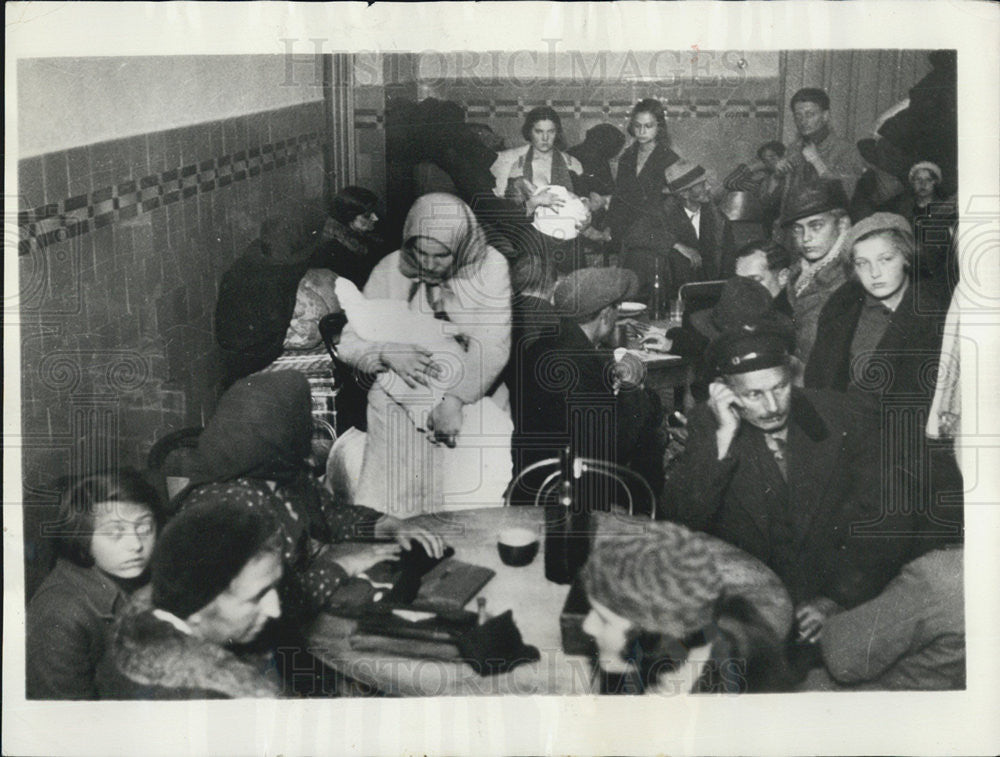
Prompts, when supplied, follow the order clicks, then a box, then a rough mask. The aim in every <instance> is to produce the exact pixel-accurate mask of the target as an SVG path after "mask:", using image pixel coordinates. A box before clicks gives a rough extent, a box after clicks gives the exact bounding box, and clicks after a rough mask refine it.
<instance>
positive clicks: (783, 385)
mask: <svg viewBox="0 0 1000 757" xmlns="http://www.w3.org/2000/svg"><path fill="white" fill-rule="evenodd" d="M793 344H794V342H793V340H792V337H791V334H790V333H789V332H788V330H787V326H782V325H781V324H780V323H778V322H775V321H774V320H773V319H762V320H761V321H759V322H757V323H753V324H744V325H743V326H742V327H741V328H739V329H735V330H732V331H727V332H725V333H723V334H722V335H720V336H719V337H718V338H716V339H715V340H714V341H713V342H712V344H711V345H710V347H709V360H710V365H712V366H713V368H714V373H715V376H716V378H715V380H714V381H713V382H712V384H711V385H710V386H709V400H708V402H706V403H703V404H699V405H698V406H696V407H695V409H694V410H693V411H692V412H691V413H690V415H689V422H688V428H687V430H688V438H687V446H686V448H685V450H684V453H683V454H682V455H681V457H680V458H679V459H678V460H677V464H676V465H675V466H674V467H673V469H672V470H671V473H670V475H669V476H668V477H667V482H666V486H665V487H664V491H663V496H662V497H661V498H660V503H661V508H660V511H659V516H660V517H661V518H663V519H667V520H672V521H676V522H678V523H682V524H684V525H686V526H688V527H690V528H694V529H699V530H702V531H705V532H707V533H710V534H713V535H714V536H717V537H719V538H720V539H723V540H725V541H727V542H729V543H731V544H733V545H735V546H737V547H739V548H740V549H743V550H745V551H747V552H749V553H750V554H751V555H753V556H755V557H757V558H758V559H760V560H761V561H763V562H764V563H765V564H767V565H768V567H770V568H771V569H772V570H774V572H775V573H777V574H778V577H779V578H781V580H782V581H783V582H784V583H785V585H786V586H787V588H788V591H789V594H790V595H791V597H792V601H793V602H794V603H795V607H796V616H797V620H798V623H799V638H800V639H801V640H802V641H804V642H809V641H812V640H814V639H815V638H816V635H817V634H818V633H819V631H820V630H821V628H822V625H823V623H824V621H825V620H826V619H827V618H829V617H831V616H832V615H833V614H835V613H836V612H839V611H840V610H841V609H843V608H851V607H854V606H856V605H858V604H860V603H861V602H864V601H866V600H868V599H871V598H872V597H874V596H875V595H877V594H878V592H880V591H881V590H882V589H883V587H884V586H885V585H886V583H888V582H889V580H891V579H892V578H893V576H894V575H895V574H896V573H897V572H898V570H899V568H900V567H901V566H902V565H903V564H904V563H905V562H906V561H907V559H909V554H910V550H911V549H912V547H913V536H912V534H914V532H915V527H916V518H915V515H914V514H912V512H911V510H912V508H904V507H890V508H886V507H884V506H883V501H882V492H883V491H884V486H883V477H884V476H886V475H890V471H886V472H885V473H883V466H882V463H881V459H882V458H881V455H880V453H879V448H878V445H879V441H878V440H879V433H878V423H877V420H876V419H874V418H873V417H872V416H871V414H870V413H868V412H865V410H864V409H863V408H861V407H859V406H858V405H857V404H856V403H855V402H854V401H852V399H851V398H850V397H848V396H847V395H845V394H843V393H839V392H831V391H816V390H811V389H799V388H797V387H794V386H793V385H792V373H793V371H792V365H791V356H792V350H793Z"/></svg>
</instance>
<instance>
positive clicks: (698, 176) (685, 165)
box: [622, 160, 734, 298]
mask: <svg viewBox="0 0 1000 757" xmlns="http://www.w3.org/2000/svg"><path fill="white" fill-rule="evenodd" d="M664 176H665V177H666V186H665V187H664V189H663V192H664V198H663V202H662V203H661V205H660V207H659V209H658V211H657V212H656V213H653V214H647V215H644V216H642V217H640V218H639V220H637V221H636V223H635V225H634V226H633V227H632V229H631V230H630V231H629V232H628V233H627V234H626V236H625V254H624V258H623V260H622V265H623V266H624V267H626V268H630V269H632V270H633V271H635V272H636V273H637V274H638V276H639V281H640V282H641V285H642V289H641V291H642V292H643V293H646V292H647V291H648V288H649V286H650V285H651V284H652V282H653V278H654V274H655V271H656V266H657V263H656V261H657V259H659V271H660V277H661V279H660V280H661V284H662V286H663V291H664V292H665V293H666V295H667V296H668V297H670V298H674V297H676V296H677V291H678V290H679V289H680V288H681V286H683V285H684V284H687V283H688V282H690V281H711V280H713V279H719V278H728V277H729V276H732V275H733V260H732V254H733V246H734V242H733V232H732V228H731V226H730V223H729V221H728V219H727V218H726V217H725V216H724V215H723V214H722V212H721V211H720V210H719V209H718V208H717V207H716V206H715V203H713V202H712V194H711V186H710V185H709V182H708V178H707V176H706V173H705V169H704V168H702V167H701V166H699V165H694V164H692V163H689V162H688V161H686V160H678V161H677V162H676V163H673V164H672V165H670V166H669V167H668V168H667V169H666V171H665V173H664Z"/></svg>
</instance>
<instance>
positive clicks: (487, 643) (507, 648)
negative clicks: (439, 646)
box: [458, 610, 541, 676]
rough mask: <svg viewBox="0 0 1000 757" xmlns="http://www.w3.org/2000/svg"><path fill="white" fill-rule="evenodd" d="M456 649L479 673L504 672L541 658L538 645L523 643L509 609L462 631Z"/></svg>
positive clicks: (494, 673)
mask: <svg viewBox="0 0 1000 757" xmlns="http://www.w3.org/2000/svg"><path fill="white" fill-rule="evenodd" d="M458 648H459V650H461V653H462V659H464V660H465V661H466V662H467V663H468V664H469V665H470V666H471V667H472V669H473V670H475V671H476V672H477V673H478V674H479V675H481V676H490V675H496V674H498V673H506V672H507V671H509V670H513V669H514V668H516V667H517V666H518V665H522V664H524V663H526V662H536V661H537V660H539V659H540V657H541V655H539V653H538V647H533V646H529V645H527V644H525V643H524V640H523V639H522V638H521V632H520V631H519V630H518V628H517V626H516V625H515V624H514V615H513V613H512V612H511V611H510V610H507V612H505V613H503V614H502V615H497V616H496V617H495V618H492V619H491V620H488V621H486V622H485V623H483V624H482V625H480V626H476V627H475V628H472V629H470V630H469V631H467V632H466V633H464V634H462V635H461V636H460V637H459V638H458Z"/></svg>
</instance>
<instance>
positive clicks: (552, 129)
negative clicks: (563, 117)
mask: <svg viewBox="0 0 1000 757" xmlns="http://www.w3.org/2000/svg"><path fill="white" fill-rule="evenodd" d="M558 136H559V128H558V127H557V126H556V125H555V122H554V121H550V120H549V119H547V118H543V119H542V120H541V121H536V122H535V123H534V125H533V126H532V127H531V146H532V147H533V148H534V149H535V150H536V151H537V152H552V150H553V148H555V146H556V137H558Z"/></svg>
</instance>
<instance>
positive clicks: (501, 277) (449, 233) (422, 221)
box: [340, 193, 510, 517]
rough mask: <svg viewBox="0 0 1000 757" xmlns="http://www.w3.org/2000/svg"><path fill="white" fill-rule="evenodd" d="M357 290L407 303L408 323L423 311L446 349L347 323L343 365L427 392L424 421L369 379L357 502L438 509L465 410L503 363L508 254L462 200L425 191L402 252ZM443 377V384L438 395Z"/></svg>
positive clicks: (487, 390) (405, 511)
mask: <svg viewBox="0 0 1000 757" xmlns="http://www.w3.org/2000/svg"><path fill="white" fill-rule="evenodd" d="M364 294H365V297H366V298H367V299H370V300H396V301H401V302H403V303H405V304H406V311H407V313H412V314H413V319H414V320H419V319H420V317H421V314H422V315H423V317H424V320H426V317H427V316H428V315H431V316H433V317H434V318H436V319H437V320H439V321H440V331H441V335H442V338H443V339H444V341H445V343H446V344H447V345H448V347H447V350H448V354H447V355H445V356H443V357H444V358H445V359H444V360H442V359H441V357H440V356H439V357H438V358H437V359H436V358H435V355H434V354H433V353H432V352H431V351H430V350H429V349H428V348H427V347H426V346H421V345H417V344H413V343H399V342H390V341H370V340H366V339H364V338H362V337H361V336H359V331H361V332H363V331H364V329H362V328H361V325H360V324H355V323H352V322H351V321H348V323H347V326H346V328H345V329H344V334H343V337H342V339H341V342H340V356H341V358H342V359H343V360H344V361H345V362H346V363H348V364H349V365H352V366H354V367H356V368H358V369H359V370H362V371H365V372H368V373H380V374H384V373H386V372H392V373H393V374H395V376H398V378H399V379H401V381H403V382H405V384H406V385H407V386H409V387H411V388H414V389H416V388H420V389H426V390H427V392H426V394H427V396H428V397H430V396H431V395H432V394H433V400H432V401H431V402H430V403H429V404H428V405H427V407H428V409H429V413H427V417H426V419H425V418H423V417H420V416H421V414H420V413H417V412H414V411H413V409H412V408H409V407H404V406H403V404H401V403H398V402H397V401H395V400H394V399H393V398H392V397H391V396H390V395H389V394H388V393H387V392H386V391H385V389H384V388H383V383H382V382H381V381H377V382H376V383H374V384H373V385H372V388H371V389H370V390H369V391H368V437H367V439H366V444H365V457H364V462H363V464H362V470H361V481H360V484H359V487H358V490H357V497H356V501H357V503H359V504H365V505H369V506H372V507H375V508H378V509H384V510H386V511H389V512H393V513H396V514H400V515H402V516H403V517H405V516H406V515H413V514H418V513H421V512H431V511H436V510H438V509H440V508H441V506H442V505H443V504H444V496H443V495H444V491H443V488H444V486H443V482H444V476H443V473H444V465H445V463H446V462H447V460H448V459H449V458H448V456H449V454H453V453H450V451H449V450H450V448H452V447H454V446H455V444H456V439H457V437H458V435H459V432H460V430H461V429H462V424H463V421H464V413H465V410H464V408H466V407H467V406H468V405H472V404H474V403H478V402H479V401H480V400H482V399H484V397H486V396H487V395H488V394H491V393H492V391H493V388H494V385H495V383H496V382H497V378H498V377H499V375H500V371H501V370H502V369H503V367H504V365H505V364H506V363H507V358H508V355H509V352H510V277H509V273H508V264H507V260H506V258H504V257H503V255H501V254H500V253H499V252H497V251H496V250H495V249H494V248H493V247H490V246H489V245H488V243H487V241H486V237H485V235H484V234H483V231H482V229H481V228H480V226H479V224H478V223H477V221H476V218H475V216H474V215H473V214H472V210H471V209H470V208H469V206H468V205H466V204H465V203H464V202H462V201H461V200H460V199H459V198H457V197H455V196H453V195H448V194H439V193H433V194H427V195H423V196H422V197H419V198H418V199H417V201H416V202H415V203H414V204H413V207H412V208H411V209H410V212H409V214H408V215H407V217H406V222H405V223H404V225H403V246H402V248H401V249H399V250H397V251H396V252H394V253H392V254H390V255H388V256H387V257H386V258H384V259H383V260H382V262H380V263H379V264H378V265H377V266H376V267H375V270H374V271H372V275H371V278H370V279H369V280H368V285H367V286H366V287H365V291H364ZM445 363H446V364H448V365H451V366H454V368H453V370H451V372H450V374H449V375H448V376H443V375H442V373H443V371H442V368H441V366H442V365H443V364H445ZM386 378H387V379H390V380H391V379H392V377H391V376H390V377H386ZM447 379H450V380H447ZM442 380H447V385H446V388H445V389H443V390H441V391H439V392H438V391H436V390H437V389H438V387H440V386H441V385H442V384H440V383H439V382H441V381H442ZM428 384H433V386H432V387H428ZM498 404H503V405H506V402H503V403H498Z"/></svg>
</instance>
